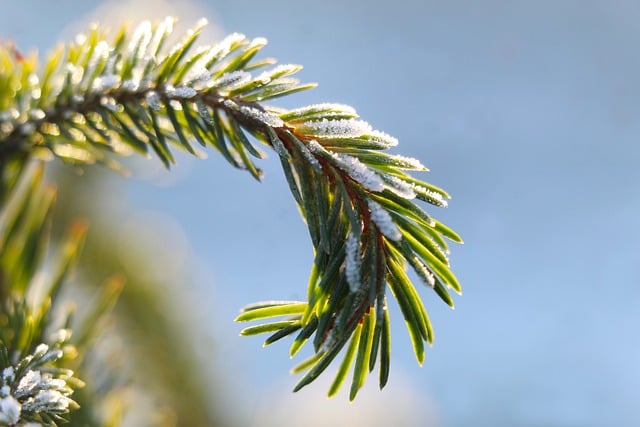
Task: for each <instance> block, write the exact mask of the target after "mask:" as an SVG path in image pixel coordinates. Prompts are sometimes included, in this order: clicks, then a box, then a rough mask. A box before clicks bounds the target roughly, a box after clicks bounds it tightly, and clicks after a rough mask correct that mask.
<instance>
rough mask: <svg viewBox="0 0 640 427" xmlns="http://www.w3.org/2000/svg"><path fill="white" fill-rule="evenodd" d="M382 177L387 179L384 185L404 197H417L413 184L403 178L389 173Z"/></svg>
mask: <svg viewBox="0 0 640 427" xmlns="http://www.w3.org/2000/svg"><path fill="white" fill-rule="evenodd" d="M382 177H383V179H384V181H385V186H384V187H385V188H386V189H388V190H389V191H391V192H393V193H395V194H397V195H398V196H400V197H402V198H404V199H415V197H416V193H415V192H414V191H413V186H412V185H411V184H409V183H407V182H406V181H403V180H401V179H400V178H398V177H397V176H393V175H389V174H384V175H383V176H382Z"/></svg>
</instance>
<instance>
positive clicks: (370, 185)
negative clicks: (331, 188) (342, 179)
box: [332, 153, 384, 191]
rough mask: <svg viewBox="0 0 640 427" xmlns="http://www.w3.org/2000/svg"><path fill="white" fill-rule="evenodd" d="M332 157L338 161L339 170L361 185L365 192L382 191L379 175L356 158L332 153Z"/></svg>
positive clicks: (382, 183)
mask: <svg viewBox="0 0 640 427" xmlns="http://www.w3.org/2000/svg"><path fill="white" fill-rule="evenodd" d="M332 156H333V158H335V159H336V160H337V161H338V167H339V168H340V169H342V170H344V171H345V172H347V173H348V174H349V176H350V177H351V178H353V180H355V181H357V182H358V183H360V184H362V186H363V187H364V188H366V189H367V190H371V191H382V190H383V189H384V181H383V180H382V178H380V175H378V174H377V173H375V172H374V171H372V170H371V169H370V168H369V167H368V166H367V165H365V164H364V163H362V162H361V161H360V160H358V159H357V158H355V157H353V156H349V155H347V154H341V153H332Z"/></svg>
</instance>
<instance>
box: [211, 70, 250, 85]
mask: <svg viewBox="0 0 640 427" xmlns="http://www.w3.org/2000/svg"><path fill="white" fill-rule="evenodd" d="M250 80H251V74H250V73H247V72H246V71H232V72H230V73H225V74H223V75H221V76H220V77H219V78H218V79H216V80H215V82H214V87H216V88H226V89H233V88H235V87H238V86H242V85H243V84H245V83H247V82H248V81H250Z"/></svg>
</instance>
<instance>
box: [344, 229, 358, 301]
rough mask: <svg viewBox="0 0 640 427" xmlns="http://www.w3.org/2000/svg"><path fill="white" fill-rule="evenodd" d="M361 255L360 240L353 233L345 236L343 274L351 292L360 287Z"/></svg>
mask: <svg viewBox="0 0 640 427" xmlns="http://www.w3.org/2000/svg"><path fill="white" fill-rule="evenodd" d="M361 264H362V257H361V256H360V242H359V240H358V237H357V236H355V235H354V234H353V233H349V235H348V236H347V242H346V247H345V268H344V271H345V276H346V278H347V283H348V284H349V289H350V290H351V292H357V291H358V290H359V289H360V287H361V281H360V266H361Z"/></svg>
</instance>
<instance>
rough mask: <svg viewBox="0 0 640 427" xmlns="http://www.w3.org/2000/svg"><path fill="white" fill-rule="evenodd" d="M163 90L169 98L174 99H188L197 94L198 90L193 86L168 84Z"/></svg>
mask: <svg viewBox="0 0 640 427" xmlns="http://www.w3.org/2000/svg"><path fill="white" fill-rule="evenodd" d="M165 92H166V94H167V96H168V97H169V98H174V99H189V98H193V97H194V96H196V95H197V94H198V92H197V91H196V90H195V89H194V88H192V87H189V86H178V87H173V86H170V85H169V86H167V88H166V90H165Z"/></svg>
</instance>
